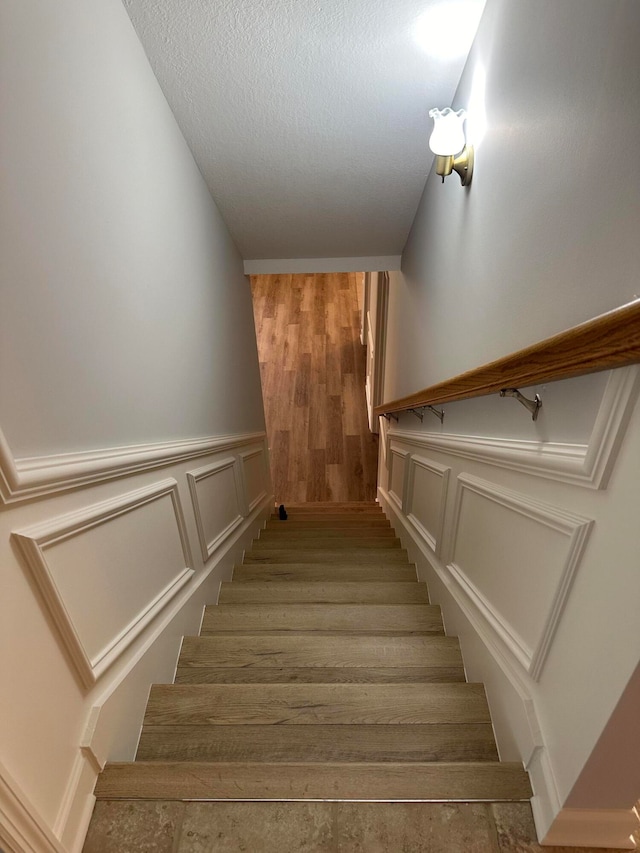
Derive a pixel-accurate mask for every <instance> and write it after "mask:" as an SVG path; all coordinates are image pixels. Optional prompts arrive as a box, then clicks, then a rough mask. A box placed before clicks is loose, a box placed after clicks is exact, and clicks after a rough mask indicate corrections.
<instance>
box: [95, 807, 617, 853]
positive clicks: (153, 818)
mask: <svg viewBox="0 0 640 853" xmlns="http://www.w3.org/2000/svg"><path fill="white" fill-rule="evenodd" d="M534 839H535V830H534V827H533V819H532V816H531V809H530V807H529V804H528V803H493V804H486V803H459V804H436V803H429V804H417V803H312V802H309V803H177V802H155V801H154V802H152V801H121V802H108V801H102V802H98V803H97V804H96V808H95V811H94V814H93V818H92V821H91V826H90V828H89V834H88V836H87V840H86V843H85V846H84V853H244V851H246V853H463V851H464V853H606V851H603V850H602V849H599V850H593V851H592V850H591V848H576V847H540V846H539V845H538V844H537V842H536V841H535V840H534Z"/></svg>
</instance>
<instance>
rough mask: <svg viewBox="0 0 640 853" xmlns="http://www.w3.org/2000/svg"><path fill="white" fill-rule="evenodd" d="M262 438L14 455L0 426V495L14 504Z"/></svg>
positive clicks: (254, 435) (250, 435)
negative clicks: (30, 455)
mask: <svg viewBox="0 0 640 853" xmlns="http://www.w3.org/2000/svg"><path fill="white" fill-rule="evenodd" d="M264 437H265V433H264V432H253V433H246V434H242V435H222V436H209V437H207V438H196V439H188V440H186V441H185V440H180V441H161V442H156V443H154V444H135V445H128V446H122V447H107V448H102V449H97V450H87V451H82V452H80V453H60V454H57V455H54V456H32V457H25V458H22V459H16V458H14V456H13V454H12V452H11V449H10V447H9V444H8V442H7V440H6V438H5V436H4V435H3V433H2V430H1V429H0V498H2V501H3V502H4V503H6V504H10V503H15V502H17V501H21V500H26V499H27V498H33V497H40V496H41V495H48V494H52V493H54V492H61V491H64V490H66V489H72V488H76V487H78V486H85V485H88V484H91V483H98V482H100V481H102V480H107V479H110V478H111V477H119V476H121V475H122V474H131V473H134V472H137V471H145V470H148V469H150V468H159V467H162V466H166V465H170V464H172V463H174V462H182V461H183V460H186V459H193V458H196V457H198V456H206V455H207V454H209V453H215V452H220V451H228V450H232V449H234V448H236V447H240V446H241V445H243V444H248V443H249V442H251V441H260V440H263V439H264Z"/></svg>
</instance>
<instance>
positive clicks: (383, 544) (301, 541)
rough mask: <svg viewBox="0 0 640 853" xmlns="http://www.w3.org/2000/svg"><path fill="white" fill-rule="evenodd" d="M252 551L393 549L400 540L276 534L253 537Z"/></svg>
mask: <svg viewBox="0 0 640 853" xmlns="http://www.w3.org/2000/svg"><path fill="white" fill-rule="evenodd" d="M251 547H252V550H253V551H267V550H270V551H280V550H282V549H283V548H290V549H292V550H294V551H303V550H304V551H309V550H314V551H318V550H322V551H351V550H352V549H353V550H363V549H364V550H372V549H374V548H376V549H393V548H400V540H399V539H397V538H395V537H388V536H386V537H380V536H373V537H371V538H367V537H366V536H363V537H359V538H357V539H336V538H335V537H330V538H329V537H328V538H326V539H325V538H322V539H311V538H309V537H306V538H298V537H296V536H287V537H285V536H278V537H276V538H273V539H272V538H267V537H265V538H260V539H254V540H253V544H252V546H251Z"/></svg>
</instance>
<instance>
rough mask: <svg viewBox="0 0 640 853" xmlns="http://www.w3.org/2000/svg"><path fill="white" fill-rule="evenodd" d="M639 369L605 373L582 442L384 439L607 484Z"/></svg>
mask: <svg viewBox="0 0 640 853" xmlns="http://www.w3.org/2000/svg"><path fill="white" fill-rule="evenodd" d="M639 376H640V367H639V366H638V365H631V366H630V367H622V368H618V369H617V370H613V371H611V373H610V375H609V379H608V381H607V385H606V387H605V390H604V393H603V395H602V400H601V402H600V407H599V409H598V414H597V416H596V420H595V422H594V426H593V429H592V431H591V436H590V438H589V442H588V444H562V443H557V442H555V443H554V442H538V441H520V440H514V439H509V438H489V437H485V436H475V435H454V434H453V433H430V432H416V431H414V430H400V429H393V428H391V429H390V430H389V437H390V438H394V439H396V440H398V441H406V442H410V443H411V444H415V445H418V446H420V447H426V448H429V449H430V450H436V451H441V452H443V453H451V454H453V455H454V456H462V457H463V458H465V459H477V460H479V461H480V462H488V463H490V464H492V465H497V466H499V467H502V468H509V469H510V470H513V471H523V472H525V473H527V474H533V475H535V476H537V477H546V478H548V479H551V480H559V481H561V482H564V483H571V484H572V485H576V486H584V487H585V488H589V489H603V488H605V487H606V485H607V481H608V478H609V475H610V473H611V469H612V467H613V463H614V461H615V456H616V453H617V451H618V447H619V446H620V443H621V441H622V438H623V436H624V431H625V428H626V425H627V423H628V421H629V418H630V416H631V412H632V410H633V404H634V403H635V400H636V397H637V392H638V387H639V384H640V383H639V382H638V377H639Z"/></svg>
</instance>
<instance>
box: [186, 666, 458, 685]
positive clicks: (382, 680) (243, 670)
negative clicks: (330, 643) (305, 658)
mask: <svg viewBox="0 0 640 853" xmlns="http://www.w3.org/2000/svg"><path fill="white" fill-rule="evenodd" d="M464 681H465V676H464V668H463V666H462V665H460V666H449V667H446V666H406V667H400V666H396V667H382V666H380V667H357V668H356V667H326V668H325V667H320V666H315V667H314V666H307V667H297V668H296V667H280V668H277V667H238V668H232V667H226V668H222V669H216V668H215V667H204V666H194V667H189V666H179V667H178V669H177V672H176V678H175V683H176V684H456V683H462V682H464Z"/></svg>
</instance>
